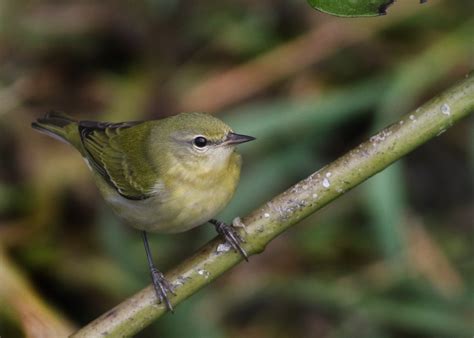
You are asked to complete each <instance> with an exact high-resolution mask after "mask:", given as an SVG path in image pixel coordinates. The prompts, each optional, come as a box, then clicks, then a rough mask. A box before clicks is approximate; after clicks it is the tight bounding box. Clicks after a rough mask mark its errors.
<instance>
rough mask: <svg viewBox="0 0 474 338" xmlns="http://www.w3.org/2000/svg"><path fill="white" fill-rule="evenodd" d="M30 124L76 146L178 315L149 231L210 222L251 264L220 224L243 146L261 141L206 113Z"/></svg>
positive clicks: (60, 117)
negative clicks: (133, 232) (138, 241)
mask: <svg viewBox="0 0 474 338" xmlns="http://www.w3.org/2000/svg"><path fill="white" fill-rule="evenodd" d="M31 126H32V127H33V128H34V129H36V130H38V131H40V132H42V133H44V134H47V135H49V136H51V137H53V138H56V139H58V140H60V141H63V142H65V143H68V144H70V145H72V146H73V147H74V148H76V149H77V150H78V151H79V152H80V154H81V155H82V157H83V159H84V161H85V162H86V164H87V166H88V167H89V169H90V171H91V172H92V174H93V178H94V181H95V183H96V185H97V186H98V188H99V191H100V192H101V194H102V196H103V198H104V200H105V202H106V204H108V205H109V206H110V207H111V208H112V209H113V211H114V212H115V213H116V214H117V215H118V217H119V218H120V219H122V220H123V221H124V222H125V223H127V224H129V225H131V226H132V227H134V228H136V229H138V230H139V231H140V232H141V235H142V240H143V244H144V248H145V253H146V257H147V261H148V267H149V270H150V274H151V280H152V284H153V287H154V290H155V293H156V296H157V299H158V302H159V303H163V302H164V303H165V306H166V308H167V309H168V310H170V311H171V312H173V306H172V304H171V301H170V297H171V295H175V293H174V289H173V286H172V285H171V283H169V282H168V281H167V279H166V278H165V276H164V274H163V273H162V272H161V271H160V270H158V269H157V268H156V266H155V264H154V261H153V257H152V254H151V250H150V246H149V243H148V233H149V232H152V233H179V232H184V231H187V230H189V229H192V228H194V227H196V226H199V225H201V224H205V223H207V222H209V223H211V224H213V225H214V226H215V228H216V230H217V232H218V234H219V235H220V236H222V237H223V238H224V240H225V241H226V242H227V243H229V244H230V246H231V247H232V248H233V249H234V250H236V251H237V252H239V253H240V254H241V255H242V256H243V258H245V259H246V260H248V255H247V253H246V251H245V250H244V248H243V247H242V243H244V239H243V238H242V236H241V235H240V234H239V233H238V232H237V231H236V229H235V228H234V227H233V226H232V225H228V224H226V223H224V222H222V221H219V220H217V219H215V218H214V217H215V215H217V214H218V213H219V212H220V211H221V210H222V209H223V208H224V207H225V206H226V205H227V204H228V203H229V201H230V200H231V198H232V196H233V194H234V192H235V190H236V188H237V185H238V181H239V177H240V171H241V163H242V158H241V155H240V154H238V153H237V152H236V149H235V148H236V146H237V145H239V144H241V143H245V142H249V141H253V140H255V138H254V137H252V136H248V135H242V134H237V133H235V132H234V131H233V130H232V129H231V128H230V127H229V126H228V125H227V124H225V123H224V122H223V121H221V120H220V119H218V118H216V117H214V116H212V115H210V114H207V113H200V112H193V113H180V114H177V115H174V116H170V117H165V118H162V119H156V120H146V121H130V122H118V123H113V122H100V121H89V120H82V121H81V120H76V119H74V118H72V117H70V116H68V115H66V114H63V113H58V112H54V111H52V112H49V113H47V114H46V115H44V116H43V117H41V118H38V119H37V120H36V121H35V122H33V123H32V124H31Z"/></svg>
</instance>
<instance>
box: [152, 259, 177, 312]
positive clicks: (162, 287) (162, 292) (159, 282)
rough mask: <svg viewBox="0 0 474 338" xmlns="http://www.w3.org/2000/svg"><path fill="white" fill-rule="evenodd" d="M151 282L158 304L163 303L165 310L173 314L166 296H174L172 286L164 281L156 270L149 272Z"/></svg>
mask: <svg viewBox="0 0 474 338" xmlns="http://www.w3.org/2000/svg"><path fill="white" fill-rule="evenodd" d="M151 281H152V283H153V287H154V289H155V293H156V296H157V297H158V302H159V303H160V304H162V303H163V302H164V303H165V305H166V308H167V309H168V310H170V311H171V312H174V309H173V305H171V302H170V300H169V298H168V294H170V293H171V294H173V295H175V296H176V294H175V293H174V289H173V286H172V285H171V284H170V283H169V282H168V281H167V280H166V278H165V276H164V275H163V273H161V272H160V271H159V270H158V269H156V268H153V269H152V270H151Z"/></svg>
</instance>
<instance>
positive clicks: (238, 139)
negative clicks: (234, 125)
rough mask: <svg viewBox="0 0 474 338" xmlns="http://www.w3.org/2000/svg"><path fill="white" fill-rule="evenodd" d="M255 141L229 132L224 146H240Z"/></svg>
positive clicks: (252, 138) (250, 137) (253, 138)
mask: <svg viewBox="0 0 474 338" xmlns="http://www.w3.org/2000/svg"><path fill="white" fill-rule="evenodd" d="M253 140H255V137H252V136H247V135H240V134H236V133H232V132H229V133H228V134H227V137H226V139H225V141H224V144H240V143H245V142H249V141H253Z"/></svg>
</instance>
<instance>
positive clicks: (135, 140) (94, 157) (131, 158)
mask: <svg viewBox="0 0 474 338" xmlns="http://www.w3.org/2000/svg"><path fill="white" fill-rule="evenodd" d="M143 127H144V125H143V122H123V123H107V122H94V121H81V122H79V134H80V136H81V140H82V144H83V146H84V150H85V154H86V156H87V159H88V161H89V163H90V165H91V166H92V167H93V168H94V169H95V170H96V171H97V172H98V173H99V174H100V175H101V176H102V177H103V178H104V179H105V180H106V181H107V182H108V183H109V184H110V185H111V186H112V187H114V188H115V189H116V190H117V192H118V193H119V194H120V195H122V196H123V197H125V198H128V199H133V200H142V199H146V198H148V197H150V196H151V195H152V193H153V187H154V186H155V183H156V181H157V177H158V175H157V173H156V170H155V169H154V168H153V166H152V165H151V162H150V161H149V159H148V155H147V150H146V149H147V147H146V138H147V137H148V133H147V132H146V131H147V129H146V128H143ZM135 128H140V129H142V130H136V131H134V132H133V133H130V131H131V129H135Z"/></svg>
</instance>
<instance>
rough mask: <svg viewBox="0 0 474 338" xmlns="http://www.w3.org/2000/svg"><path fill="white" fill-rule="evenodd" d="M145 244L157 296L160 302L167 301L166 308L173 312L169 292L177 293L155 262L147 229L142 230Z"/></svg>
mask: <svg viewBox="0 0 474 338" xmlns="http://www.w3.org/2000/svg"><path fill="white" fill-rule="evenodd" d="M142 238H143V245H144V246H145V252H146V258H147V260H148V267H149V268H150V273H151V281H152V283H153V287H154V288H155V292H156V296H157V297H158V301H159V302H160V303H163V302H165V304H166V308H167V309H168V310H170V311H171V312H173V306H172V305H171V302H170V300H169V298H168V293H172V294H173V295H175V293H174V291H173V287H172V286H171V284H170V283H169V282H168V281H167V280H166V278H165V276H164V275H163V273H162V272H160V271H159V270H158V269H157V268H156V267H155V264H154V263H153V258H152V256H151V251H150V246H149V245H148V237H147V234H146V231H142Z"/></svg>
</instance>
